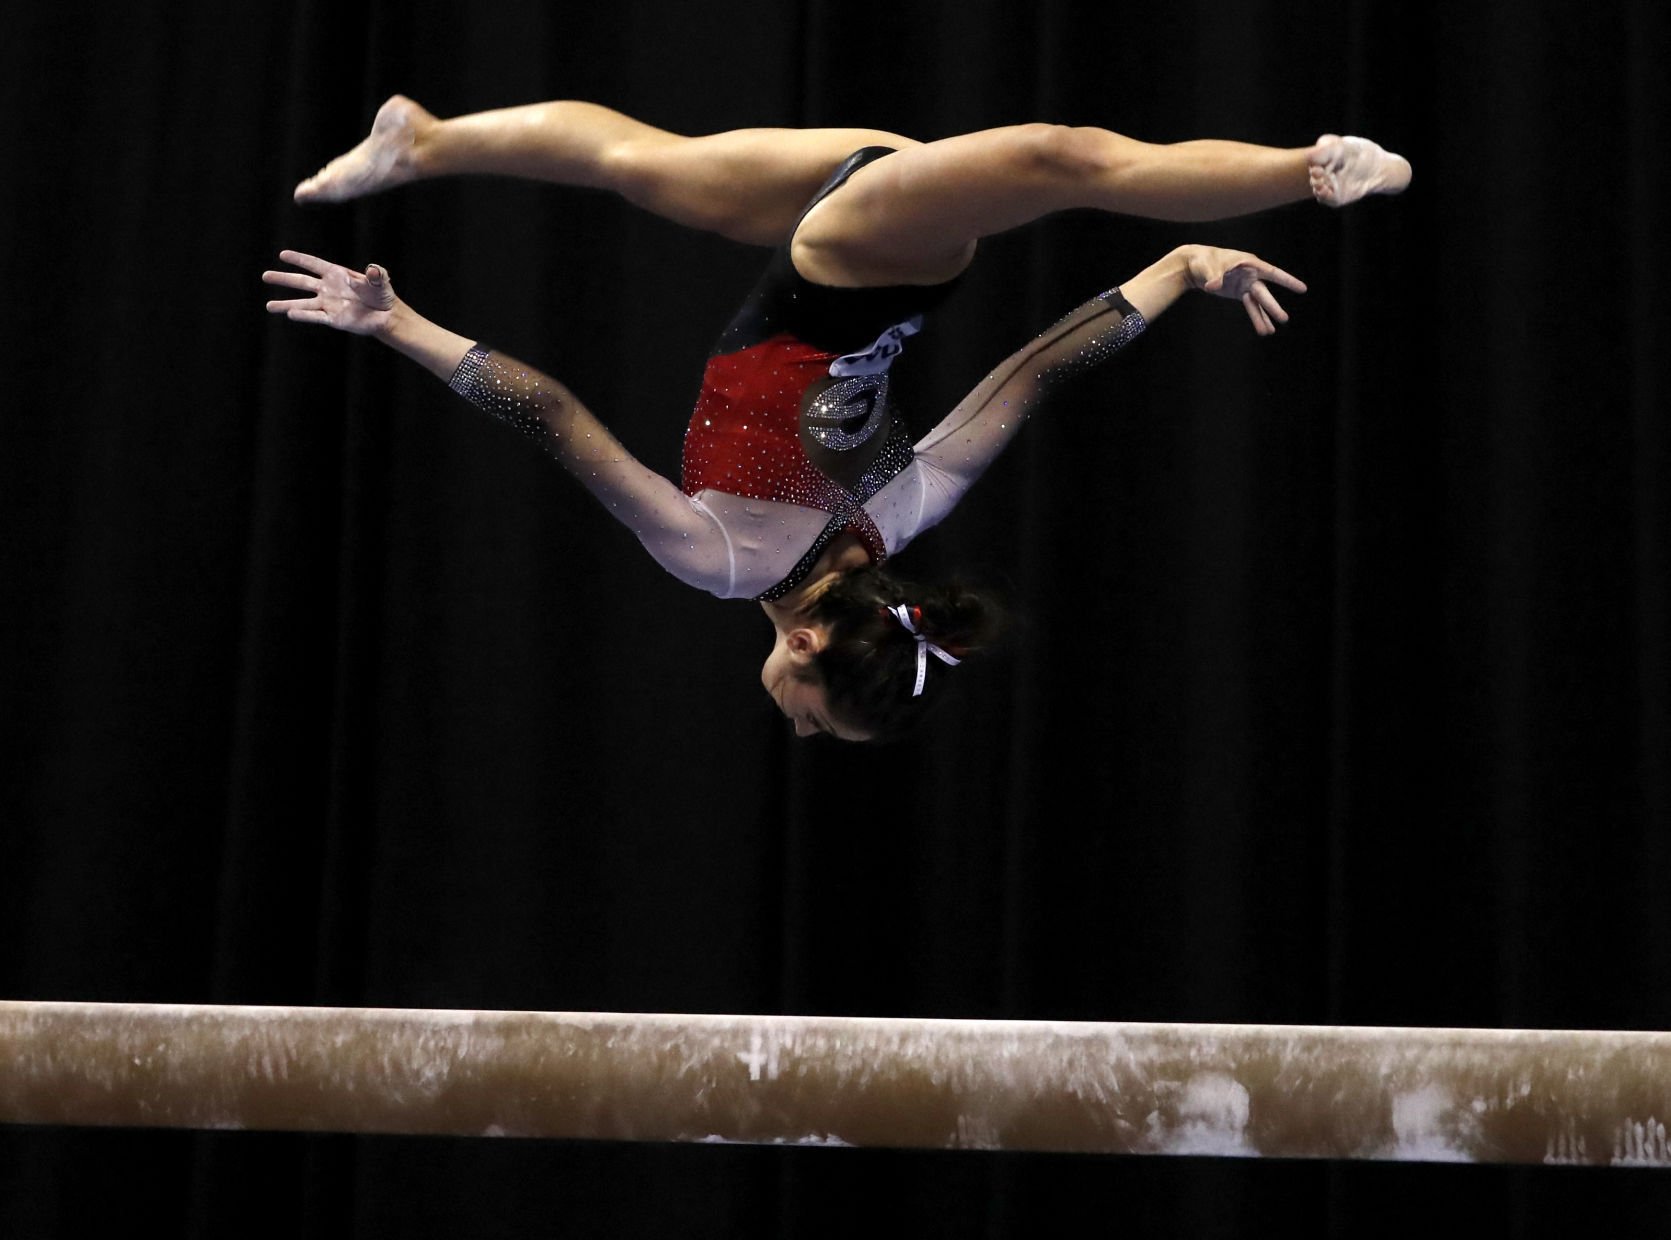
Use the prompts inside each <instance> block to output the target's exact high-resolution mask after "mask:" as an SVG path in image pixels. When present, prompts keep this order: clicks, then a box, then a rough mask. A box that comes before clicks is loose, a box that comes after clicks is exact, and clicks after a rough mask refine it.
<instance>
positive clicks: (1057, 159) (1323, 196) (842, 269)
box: [794, 124, 1410, 285]
mask: <svg viewBox="0 0 1671 1240" xmlns="http://www.w3.org/2000/svg"><path fill="white" fill-rule="evenodd" d="M1409 181H1410V165H1409V163H1408V162H1406V161H1405V160H1404V159H1403V158H1402V157H1400V156H1397V155H1392V154H1390V153H1388V152H1386V151H1383V150H1382V149H1381V148H1380V147H1378V146H1376V145H1375V144H1374V143H1373V142H1368V141H1366V140H1365V139H1362V138H1340V137H1336V136H1334V135H1325V136H1324V137H1323V138H1320V139H1319V140H1318V141H1317V142H1316V143H1315V144H1314V145H1312V146H1309V147H1290V148H1278V147H1267V146H1254V145H1251V144H1248V143H1244V142H1224V141H1217V140H1204V141H1194V142H1179V143H1175V144H1172V145H1155V144H1152V143H1147V142H1139V141H1137V140H1135V139H1133V138H1128V137H1125V136H1123V135H1121V134H1117V133H1111V132H1110V131H1108V130H1106V129H1093V128H1070V127H1067V126H1062V125H1045V124H1037V125H1013V126H1009V127H1006V128H1003V129H989V130H984V131H982V132H979V133H972V134H962V135H960V136H958V137H955V138H946V139H944V140H942V141H939V142H930V143H926V144H920V145H917V146H914V147H911V148H909V149H906V150H903V151H901V152H900V153H899V154H897V155H891V156H889V157H888V158H886V159H881V160H877V161H876V162H875V163H872V164H869V165H867V166H866V167H864V168H861V169H860V170H859V171H858V172H856V173H854V175H853V176H852V178H851V179H850V180H849V181H848V183H847V184H846V185H845V186H843V187H842V189H841V190H840V192H838V193H835V194H831V195H830V196H829V197H828V198H826V199H824V200H823V201H822V202H820V203H819V204H818V205H817V206H816V207H814V208H813V209H812V211H811V212H809V213H808V215H807V218H806V221H805V222H804V223H803V224H802V226H801V227H800V229H799V230H798V231H797V232H796V235H795V240H794V248H795V263H796V266H797V267H798V268H799V269H800V271H801V273H802V274H803V275H805V276H807V277H808V278H810V279H813V280H815V281H818V282H820V283H827V284H837V285H866V284H895V283H913V284H915V283H934V282H937V281H939V280H945V279H949V278H950V277H951V276H952V275H954V274H956V272H957V271H958V270H961V268H962V266H963V265H965V264H966V263H967V262H968V260H969V257H970V255H972V254H973V252H974V243H975V242H976V241H978V240H979V239H980V238H982V237H986V236H990V235H992V234H993V233H999V232H1003V231H1005V230H1007V229H1010V228H1015V227H1017V226H1019V225H1021V224H1025V223H1028V222H1029V221H1031V220H1035V219H1038V218H1039V217H1040V216H1044V215H1048V214H1050V213H1051V212H1054V211H1061V210H1066V209H1068V208H1072V207H1092V208H1098V209H1101V210H1104V211H1112V212H1118V213H1121V214H1126V215H1138V216H1145V217H1148V218H1151V219H1160V220H1175V221H1180V222H1197V221H1204V220H1215V219H1225V218H1228V217H1231V216H1237V215H1247V214H1250V213H1252V212H1255V211H1262V210H1265V209H1267V208H1270V207H1277V206H1282V205H1284V204H1286V203H1291V202H1300V201H1303V200H1305V199H1308V198H1314V197H1315V198H1317V199H1318V200H1319V201H1322V202H1325V203H1327V204H1328V205H1331V206H1344V205H1345V204H1346V203H1348V202H1351V201H1355V200H1356V199H1357V198H1361V197H1363V196H1364V195H1365V194H1370V193H1398V192H1400V191H1401V190H1403V189H1404V187H1405V186H1406V185H1408V184H1409Z"/></svg>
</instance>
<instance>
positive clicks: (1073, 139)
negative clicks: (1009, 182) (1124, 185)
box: [1016, 121, 1141, 181]
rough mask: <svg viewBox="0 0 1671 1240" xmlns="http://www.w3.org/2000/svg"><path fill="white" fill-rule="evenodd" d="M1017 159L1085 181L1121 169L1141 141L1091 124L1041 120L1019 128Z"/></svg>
mask: <svg viewBox="0 0 1671 1240" xmlns="http://www.w3.org/2000/svg"><path fill="white" fill-rule="evenodd" d="M1016 141H1017V158H1018V159H1019V160H1020V161H1022V163H1023V164H1024V165H1025V166H1026V167H1027V168H1028V169H1029V170H1031V171H1033V172H1042V173H1045V174H1046V175H1049V176H1052V177H1058V178H1061V179H1064V180H1075V181H1078V180H1085V179H1087V178H1091V177H1099V176H1106V175H1108V174H1110V173H1115V172H1118V171H1119V169H1120V167H1121V165H1122V164H1123V163H1124V162H1125V161H1126V160H1128V159H1129V158H1130V157H1131V155H1132V154H1133V153H1134V150H1135V148H1136V147H1138V146H1139V145H1141V144H1139V143H1136V142H1133V141H1132V140H1131V139H1130V138H1123V137H1121V136H1120V135H1119V134H1115V133H1110V132H1109V131H1108V130H1106V129H1096V128H1093V127H1091V126H1088V125H1055V124H1049V123H1046V122H1042V121H1041V122H1037V123H1035V124H1031V125H1021V126H1018V127H1017V131H1016Z"/></svg>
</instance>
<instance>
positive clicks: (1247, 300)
mask: <svg viewBox="0 0 1671 1240" xmlns="http://www.w3.org/2000/svg"><path fill="white" fill-rule="evenodd" d="M1242 306H1243V308H1244V309H1245V310H1246V311H1247V317H1248V318H1249V319H1250V320H1251V321H1252V323H1253V330H1254V331H1256V332H1258V333H1259V334H1260V335H1261V336H1269V335H1270V334H1271V333H1272V332H1274V331H1276V328H1275V327H1273V326H1272V325H1271V320H1270V319H1269V318H1268V317H1267V316H1266V314H1265V310H1264V307H1263V306H1261V305H1260V304H1259V303H1258V302H1257V301H1255V300H1254V299H1253V294H1252V293H1243V294H1242Z"/></svg>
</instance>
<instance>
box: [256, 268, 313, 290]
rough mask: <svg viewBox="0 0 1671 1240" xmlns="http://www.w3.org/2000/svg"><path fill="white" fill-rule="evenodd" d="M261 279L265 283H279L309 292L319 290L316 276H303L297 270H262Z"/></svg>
mask: <svg viewBox="0 0 1671 1240" xmlns="http://www.w3.org/2000/svg"><path fill="white" fill-rule="evenodd" d="M261 279H262V282H263V283H265V284H281V285H283V286H284V287H285V288H299V289H303V290H305V291H306V292H309V293H317V292H318V291H319V280H318V278H317V277H314V276H304V275H303V274H302V273H301V272H299V271H263V272H262V273H261Z"/></svg>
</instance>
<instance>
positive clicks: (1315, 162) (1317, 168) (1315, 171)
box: [1309, 133, 1410, 207]
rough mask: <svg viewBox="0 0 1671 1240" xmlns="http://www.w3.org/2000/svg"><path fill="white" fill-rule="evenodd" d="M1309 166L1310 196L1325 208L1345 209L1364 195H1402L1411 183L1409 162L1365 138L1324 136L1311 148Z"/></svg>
mask: <svg viewBox="0 0 1671 1240" xmlns="http://www.w3.org/2000/svg"><path fill="white" fill-rule="evenodd" d="M1309 163H1310V167H1311V194H1312V197H1314V198H1316V199H1317V201H1318V202H1320V203H1322V204H1323V205H1324V206H1326V207H1344V206H1345V205H1346V204H1347V203H1349V202H1356V201H1357V200H1358V199H1360V198H1362V197H1364V196H1365V195H1366V194H1402V193H1403V192H1404V190H1405V188H1406V187H1407V186H1408V185H1409V184H1410V161H1409V160H1407V159H1405V158H1404V156H1402V155H1394V154H1393V153H1392V152H1391V151H1384V150H1382V149H1381V148H1380V147H1379V146H1377V145H1376V144H1375V143H1373V142H1371V141H1370V140H1369V139H1368V138H1343V137H1340V136H1339V135H1338V134H1332V133H1326V134H1324V135H1323V136H1322V137H1321V138H1318V139H1317V145H1316V146H1314V147H1312V148H1311V153H1310V156H1309Z"/></svg>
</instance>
